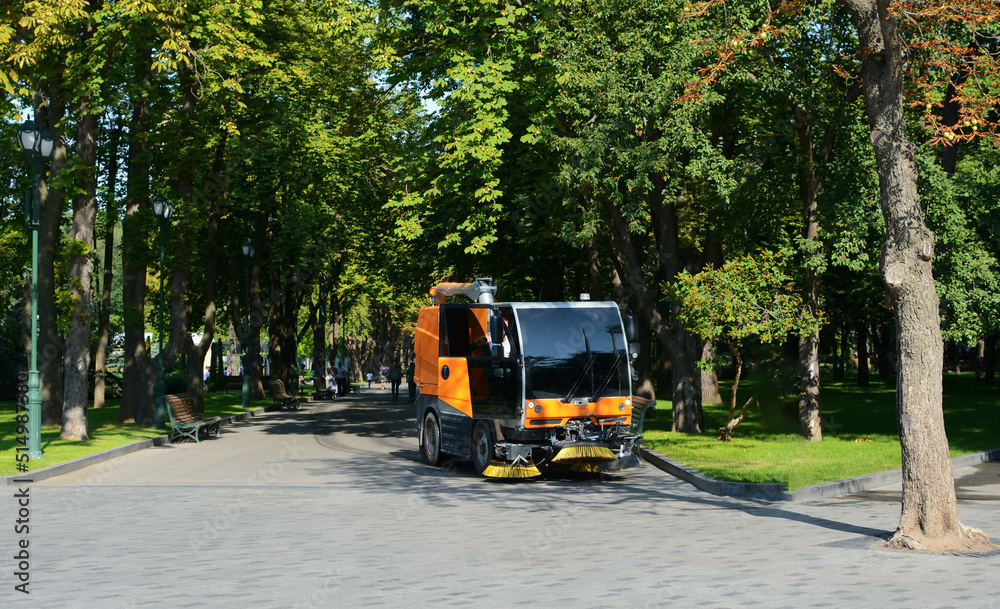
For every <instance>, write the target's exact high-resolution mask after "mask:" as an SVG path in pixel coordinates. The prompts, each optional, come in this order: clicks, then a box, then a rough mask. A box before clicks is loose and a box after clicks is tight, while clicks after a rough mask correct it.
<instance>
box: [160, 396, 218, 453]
mask: <svg viewBox="0 0 1000 609" xmlns="http://www.w3.org/2000/svg"><path fill="white" fill-rule="evenodd" d="M164 397H166V399H167V413H168V414H169V415H170V441H171V442H173V441H174V440H176V439H177V438H185V437H186V438H191V439H192V440H194V441H195V442H200V441H201V439H200V438H199V437H198V435H199V433H200V432H201V431H202V430H204V431H205V433H206V434H207V435H209V436H211V435H212V434H213V433H214V434H215V437H219V423H220V421H221V420H222V419H220V418H219V417H212V418H211V419H203V418H201V417H199V416H198V415H196V414H195V413H194V401H193V400H192V398H191V396H189V395H186V394H178V395H174V394H168V395H166V396H164Z"/></svg>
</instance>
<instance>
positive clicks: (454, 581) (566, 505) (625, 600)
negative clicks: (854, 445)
mask: <svg viewBox="0 0 1000 609" xmlns="http://www.w3.org/2000/svg"><path fill="white" fill-rule="evenodd" d="M387 397H388V391H387V390H386V391H385V392H382V391H379V390H377V389H373V390H371V391H366V392H365V393H363V394H361V395H360V396H349V397H347V398H341V399H339V400H337V401H336V402H317V403H313V404H309V405H306V406H304V407H303V409H301V410H299V411H297V412H281V413H270V414H267V415H265V416H263V417H258V418H255V419H252V420H250V421H246V422H243V423H238V424H235V425H233V426H231V427H227V428H225V429H224V433H223V434H222V437H221V438H219V439H213V440H208V441H203V442H202V443H200V444H193V443H188V444H179V445H168V446H164V447H157V448H152V449H148V450H144V451H141V452H137V453H133V454H131V455H127V456H125V457H121V458H118V459H115V460H112V461H108V462H105V463H102V464H99V465H96V466H91V467H88V468H85V469H83V470H80V471H78V472H74V473H71V474H66V475H63V476H59V477H56V478H52V479H50V480H47V481H44V482H39V483H36V484H34V485H32V486H31V487H30V490H29V492H30V532H29V533H27V534H24V535H22V534H16V533H15V522H14V521H15V520H16V518H17V514H18V509H19V508H18V505H17V501H18V499H17V498H16V497H15V494H16V493H17V492H18V490H17V487H6V489H7V490H6V491H5V495H6V496H5V497H3V499H2V500H0V518H4V519H6V520H7V521H8V522H5V523H3V526H2V527H0V530H2V531H3V533H2V534H0V573H2V574H3V575H2V577H0V581H2V582H3V590H2V591H0V606H3V607H5V608H6V607H15V606H16V607H21V606H25V607H27V606H39V607H42V606H44V607H46V608H60V607H66V608H73V609H79V608H89V607H95V608H97V607H100V608H108V609H130V608H134V607H178V608H180V607H224V608H227V609H232V608H238V609H251V608H258V607H261V608H271V607H274V608H296V607H300V608H305V607H427V606H443V607H449V606H454V607H505V608H507V607H538V606H546V607H572V608H574V609H576V608H582V607H675V608H684V607H699V608H705V609H710V608H713V607H720V608H721V607H727V608H728V607H762V608H780V607H788V608H796V609H797V608H801V607H850V606H866V605H869V604H875V605H877V606H879V607H880V608H882V607H921V608H935V607H972V608H978V609H1000V594H998V592H1000V583H998V582H1000V578H998V577H997V567H998V566H1000V562H998V557H997V554H996V553H993V554H990V555H985V556H954V555H925V554H918V553H900V552H888V551H883V550H879V549H878V548H877V546H876V542H877V540H878V538H879V537H880V536H885V535H887V534H888V533H889V532H890V531H891V530H892V529H894V528H895V525H896V523H897V520H898V518H899V504H898V498H897V497H896V495H898V492H897V491H896V490H895V489H893V488H889V487H887V488H885V489H877V490H875V491H871V492H868V493H865V494H860V495H854V496H845V497H838V498H834V499H829V500H823V501H816V502H808V503H801V504H791V503H765V502H754V501H745V500H735V499H729V498H721V497H716V496H712V495H708V494H705V493H702V492H700V491H697V490H696V489H694V488H693V487H691V486H689V485H687V484H685V483H683V482H680V481H678V480H677V479H675V478H673V477H671V476H669V475H668V474H665V473H664V472H661V471H659V470H657V469H655V468H652V467H646V468H643V469H639V470H630V471H626V472H623V473H621V474H620V475H615V476H608V477H604V478H600V479H593V478H565V477H563V478H560V477H556V478H545V479H541V480H535V481H530V482H518V483H511V482H502V481H501V482H498V481H490V480H483V479H479V478H477V477H476V476H475V475H474V474H473V472H472V470H471V468H470V467H469V466H468V465H467V464H446V465H445V467H443V468H431V467H427V466H425V465H423V464H421V463H419V462H418V458H417V446H416V440H415V434H414V430H413V423H412V416H413V415H412V412H411V408H410V406H409V404H406V403H393V402H390V401H388V400H386V399H385V398H387ZM966 469H967V470H968V471H964V470H960V471H959V474H961V475H963V476H966V478H963V479H965V480H967V481H968V484H967V485H966V486H964V487H962V488H960V493H959V496H960V497H961V500H960V507H959V510H960V511H959V513H960V516H961V518H962V520H963V522H965V523H966V524H969V525H972V526H976V527H979V528H982V529H983V530H984V531H986V532H987V533H988V534H989V535H990V536H991V538H992V539H993V540H994V541H996V540H998V539H1000V510H998V507H1000V466H998V464H986V465H983V466H977V467H976V468H966ZM22 539H28V540H29V542H30V545H29V548H28V549H29V554H30V559H29V560H30V567H29V574H30V575H29V576H30V588H29V589H30V592H31V593H30V595H25V594H22V593H20V592H17V591H15V590H14V586H15V585H17V584H18V583H19V581H18V579H17V578H16V577H15V576H14V572H15V571H17V570H18V565H19V561H18V560H15V559H14V556H15V555H16V554H17V553H18V552H19V551H20V550H19V548H18V542H19V541H20V540H22Z"/></svg>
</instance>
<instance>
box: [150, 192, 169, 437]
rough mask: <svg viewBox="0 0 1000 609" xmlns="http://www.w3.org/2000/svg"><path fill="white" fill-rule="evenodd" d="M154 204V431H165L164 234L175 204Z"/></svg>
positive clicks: (158, 197) (164, 201) (161, 200)
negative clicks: (157, 296)
mask: <svg viewBox="0 0 1000 609" xmlns="http://www.w3.org/2000/svg"><path fill="white" fill-rule="evenodd" d="M152 203H153V213H155V214H156V217H157V218H159V219H160V304H159V308H158V312H157V317H158V318H159V319H158V321H157V332H158V333H159V338H158V345H159V353H157V354H156V384H155V385H153V429H164V427H165V424H166V422H165V421H164V419H165V415H166V411H167V404H166V398H165V397H164V393H166V388H167V381H166V378H165V372H164V370H163V309H164V305H163V258H164V254H165V251H166V249H165V247H164V245H163V232H164V230H165V229H166V224H167V220H169V219H170V216H171V215H172V214H173V213H174V204H173V202H172V201H171V200H170V199H168V198H166V197H164V196H163V195H156V196H155V197H153V200H152Z"/></svg>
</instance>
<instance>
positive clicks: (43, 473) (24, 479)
mask: <svg viewBox="0 0 1000 609" xmlns="http://www.w3.org/2000/svg"><path fill="white" fill-rule="evenodd" d="M272 410H276V407H275V406H262V407H260V408H255V409H254V410H248V411H246V412H241V413H239V414H234V415H232V416H228V417H226V418H224V419H222V420H220V421H219V428H220V430H221V428H222V427H225V426H227V425H232V424H233V423H238V422H240V421H245V420H247V419H249V418H251V417H255V416H257V415H260V414H263V413H265V412H270V411H272ZM220 434H221V431H220ZM168 438H169V436H166V435H164V436H156V437H155V438H146V439H145V440H139V441H138V442H132V443H131V444H123V445H122V446H116V447H114V448H109V449H107V450H102V451H101V452H98V453H94V454H92V455H86V456H83V457H78V458H76V459H72V460H70V461H63V462H62V463H56V464H55V465H49V466H48V467H43V468H41V469H38V470H35V471H29V472H27V473H24V474H15V475H12V476H0V486H14V485H17V484H30V483H32V482H39V481H41V480H48V479H49V478H55V477H56V476H61V475H63V474H68V473H70V472H75V471H76V470H78V469H83V468H84V467H89V466H91V465H96V464H98V463H103V462H104V461H108V460H111V459H114V458H116V457H122V456H125V455H127V454H129V453H134V452H136V451H139V450H145V449H147V448H152V447H154V446H163V445H164V444H166V443H167V439H168Z"/></svg>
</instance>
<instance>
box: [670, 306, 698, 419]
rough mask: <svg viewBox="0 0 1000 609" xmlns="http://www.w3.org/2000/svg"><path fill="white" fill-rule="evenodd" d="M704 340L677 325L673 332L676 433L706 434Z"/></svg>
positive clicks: (671, 334) (672, 357)
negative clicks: (702, 400)
mask: <svg viewBox="0 0 1000 609" xmlns="http://www.w3.org/2000/svg"><path fill="white" fill-rule="evenodd" d="M702 342H703V341H702V340H701V339H699V338H698V337H697V336H695V335H694V334H691V333H690V332H688V331H687V330H685V329H684V328H683V327H681V325H680V323H678V322H675V323H674V325H673V327H672V328H671V330H670V346H671V348H670V354H671V360H672V362H673V366H672V372H673V395H672V398H673V420H672V425H671V429H672V430H673V431H675V432H683V433H702V432H703V431H705V415H704V412H703V411H702V408H701V369H700V368H698V359H699V357H700V356H701V348H702Z"/></svg>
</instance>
